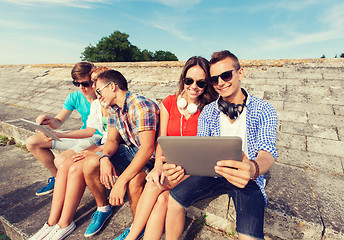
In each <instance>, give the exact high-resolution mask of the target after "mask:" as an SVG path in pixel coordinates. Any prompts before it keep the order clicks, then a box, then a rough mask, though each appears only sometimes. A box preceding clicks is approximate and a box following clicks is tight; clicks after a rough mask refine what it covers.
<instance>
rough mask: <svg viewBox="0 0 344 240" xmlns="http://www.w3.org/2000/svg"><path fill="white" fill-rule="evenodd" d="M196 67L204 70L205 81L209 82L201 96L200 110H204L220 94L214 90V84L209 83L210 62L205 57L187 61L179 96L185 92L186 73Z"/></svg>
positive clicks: (181, 75)
mask: <svg viewBox="0 0 344 240" xmlns="http://www.w3.org/2000/svg"><path fill="white" fill-rule="evenodd" d="M194 66H200V67H201V68H202V69H203V71H204V73H205V81H206V82H207V85H206V86H205V88H204V92H203V93H202V95H200V96H199V98H200V104H199V109H200V110H202V109H203V107H204V106H205V105H207V104H208V103H210V102H212V101H214V100H215V99H216V98H217V96H218V93H217V92H216V91H215V90H214V88H213V86H212V84H211V83H210V82H209V76H210V73H209V62H208V60H207V59H205V58H203V57H197V56H194V57H191V58H189V59H188V60H187V61H186V63H185V65H184V68H183V71H182V73H181V74H180V78H179V88H178V91H177V96H179V95H180V94H181V93H182V92H183V90H184V79H185V76H186V73H187V72H188V70H189V69H190V68H192V67H194Z"/></svg>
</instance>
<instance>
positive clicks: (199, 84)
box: [184, 78, 207, 88]
mask: <svg viewBox="0 0 344 240" xmlns="http://www.w3.org/2000/svg"><path fill="white" fill-rule="evenodd" d="M184 83H185V84H186V85H191V84H193V83H194V80H193V79H192V78H185V79H184ZM196 85H197V87H199V88H205V86H206V85H207V83H206V82H205V81H203V80H198V81H196Z"/></svg>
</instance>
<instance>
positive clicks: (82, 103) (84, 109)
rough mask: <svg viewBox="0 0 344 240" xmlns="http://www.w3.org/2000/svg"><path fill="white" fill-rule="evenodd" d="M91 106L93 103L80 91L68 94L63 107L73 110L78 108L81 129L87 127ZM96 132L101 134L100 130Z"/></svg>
mask: <svg viewBox="0 0 344 240" xmlns="http://www.w3.org/2000/svg"><path fill="white" fill-rule="evenodd" d="M90 107H91V103H90V102H89V101H87V99H86V97H85V96H84V95H83V94H82V93H81V92H80V91H76V92H72V93H70V94H68V96H67V98H66V100H65V101H64V103H63V109H67V110H69V111H72V112H73V111H74V110H77V111H78V113H79V114H80V115H81V121H82V126H81V128H80V129H85V128H86V127H87V126H86V122H87V118H88V115H90ZM95 134H99V135H101V134H100V133H99V131H98V130H96V132H95Z"/></svg>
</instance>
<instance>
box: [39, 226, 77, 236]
mask: <svg viewBox="0 0 344 240" xmlns="http://www.w3.org/2000/svg"><path fill="white" fill-rule="evenodd" d="M75 228H76V225H75V223H74V222H72V223H71V224H69V226H68V227H66V228H61V227H60V226H59V225H57V224H56V225H55V226H54V228H53V230H51V232H50V233H49V234H48V235H47V236H46V237H45V238H44V240H62V239H64V238H66V237H67V236H68V235H69V234H71V233H72V232H73V231H74V229H75Z"/></svg>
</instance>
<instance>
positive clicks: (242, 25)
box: [0, 0, 344, 65]
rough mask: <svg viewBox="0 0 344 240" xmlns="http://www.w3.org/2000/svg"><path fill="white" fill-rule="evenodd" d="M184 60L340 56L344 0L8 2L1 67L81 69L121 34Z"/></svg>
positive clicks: (0, 25) (1, 17)
mask: <svg viewBox="0 0 344 240" xmlns="http://www.w3.org/2000/svg"><path fill="white" fill-rule="evenodd" d="M117 30H118V31H121V32H122V33H127V34H128V35H129V41H130V42H131V43H132V44H133V45H135V46H137V47H138V48H140V49H141V50H143V49H147V50H149V51H152V52H155V51H157V50H164V51H170V52H172V53H174V54H175V55H176V56H177V57H178V59H179V60H181V61H185V60H187V59H188V58H189V57H191V56H196V55H197V56H203V57H205V58H207V59H210V57H211V54H212V53H213V52H215V51H220V50H230V51H231V52H233V53H234V54H235V55H237V57H238V58H239V59H242V60H251V59H295V58H296V59H300V58H320V57H321V56H322V55H323V54H324V55H325V57H326V58H333V57H335V56H336V55H337V56H338V57H339V56H340V54H341V53H344V1H343V0H326V1H324V0H243V1H239V0H236V1H234V0H1V3H0V64H2V65H3V64H5V65H6V64H50V63H52V64H53V63H76V62H79V61H81V58H80V56H81V53H82V52H83V51H84V50H85V47H87V46H88V45H92V46H96V44H97V43H98V42H99V40H100V39H101V38H102V37H107V36H109V35H111V34H112V33H113V32H114V31H117Z"/></svg>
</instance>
